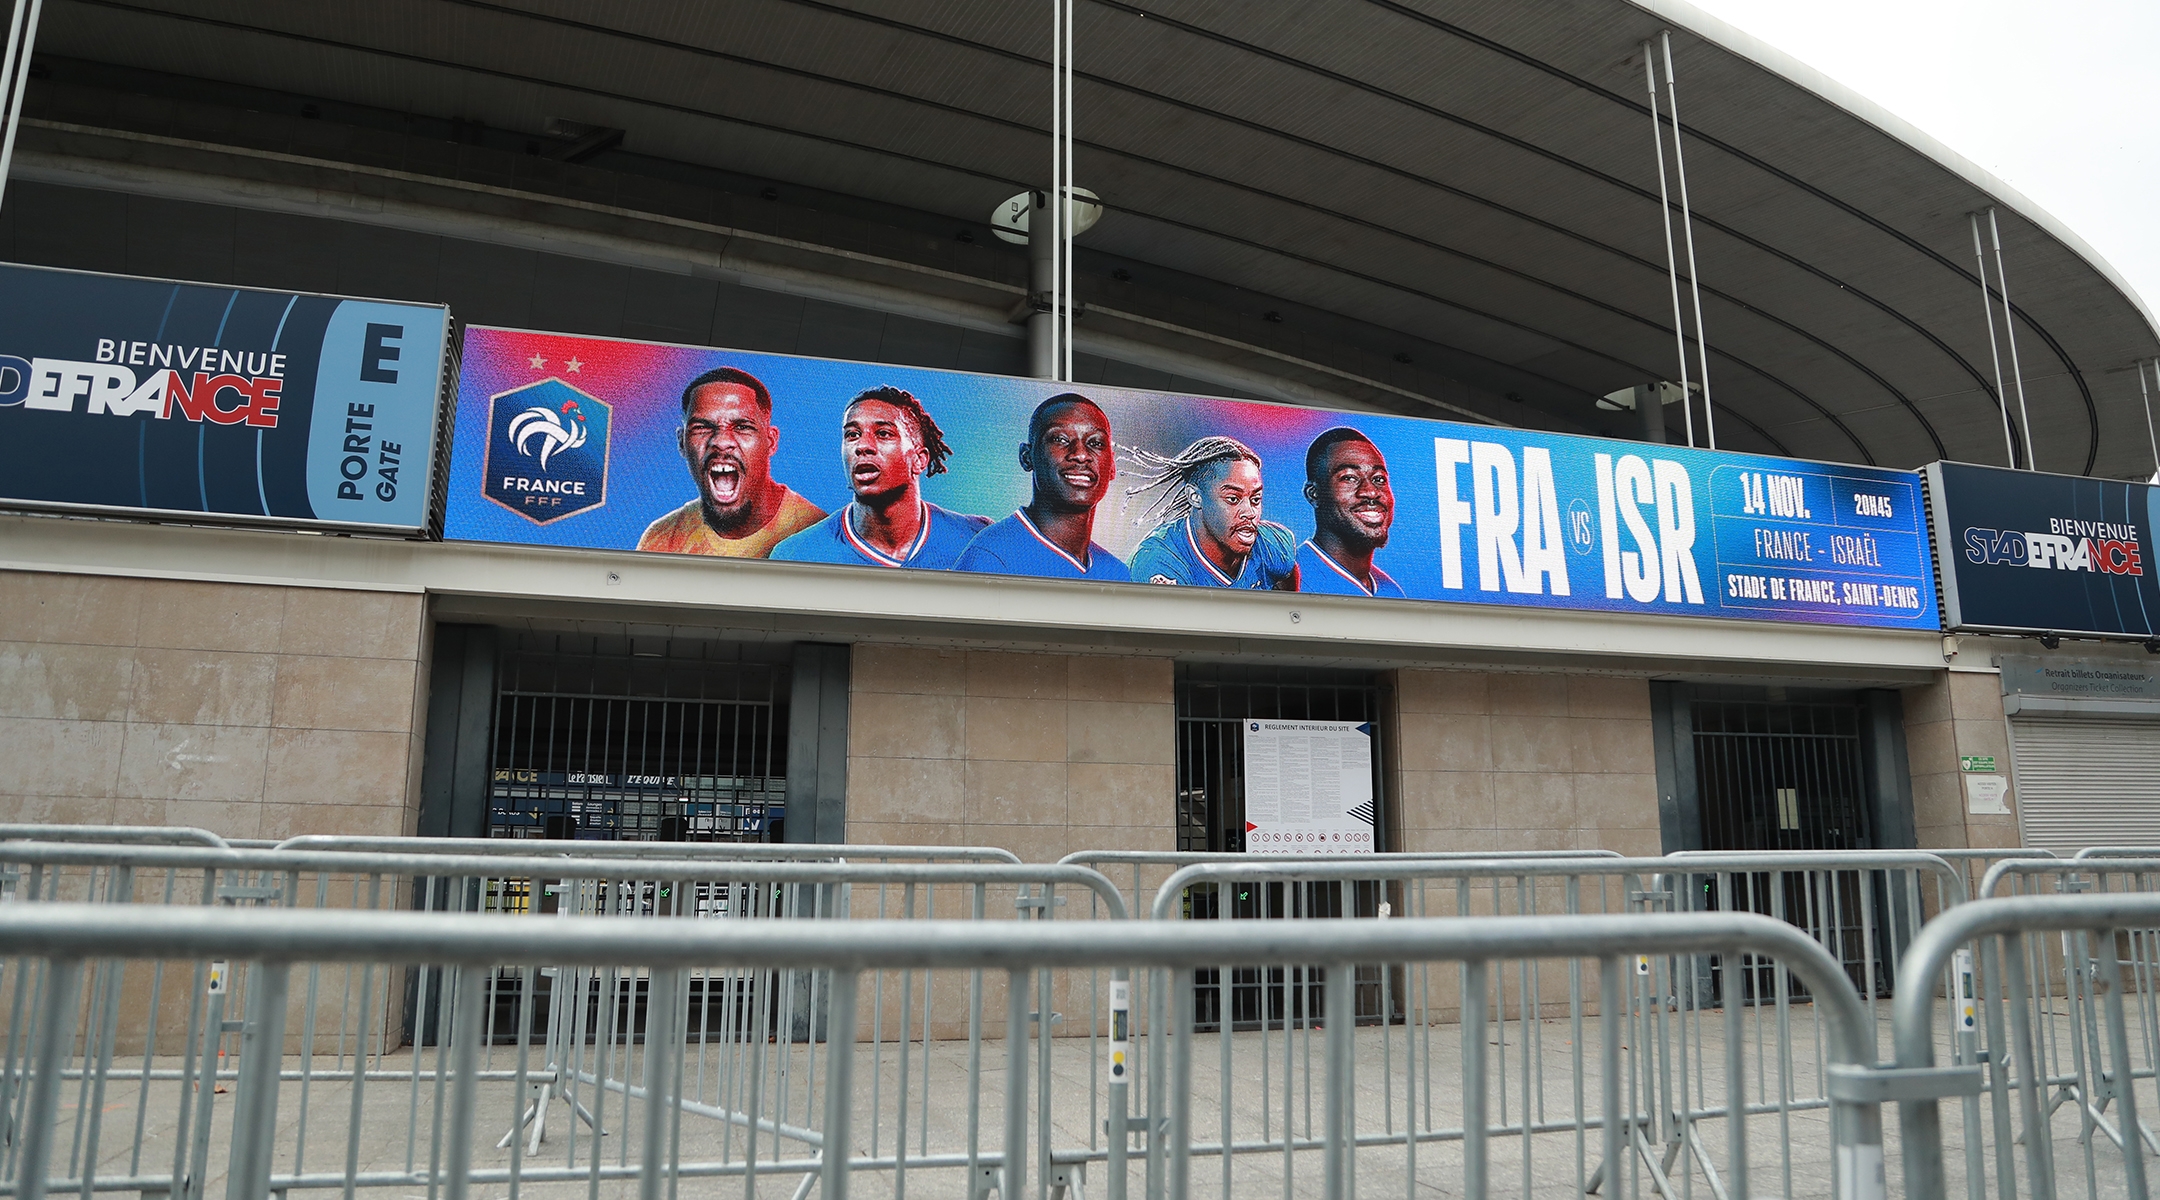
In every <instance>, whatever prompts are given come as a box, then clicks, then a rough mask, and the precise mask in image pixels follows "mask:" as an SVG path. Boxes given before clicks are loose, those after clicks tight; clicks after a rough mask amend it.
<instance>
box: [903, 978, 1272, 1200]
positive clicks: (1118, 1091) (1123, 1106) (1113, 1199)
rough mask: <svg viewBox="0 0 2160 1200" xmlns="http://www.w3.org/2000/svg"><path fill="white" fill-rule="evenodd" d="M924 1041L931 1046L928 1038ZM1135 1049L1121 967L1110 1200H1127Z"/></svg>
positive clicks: (1114, 982)
mask: <svg viewBox="0 0 2160 1200" xmlns="http://www.w3.org/2000/svg"><path fill="white" fill-rule="evenodd" d="M1265 1003H1266V999H1265V997H1262V1004H1263V1006H1264V1005H1265ZM1266 1015H1267V1014H1266V1012H1265V1011H1264V1009H1263V1011H1262V1013H1261V1017H1262V1020H1261V1025H1260V1028H1261V1029H1262V1030H1263V1031H1264V1030H1266V1028H1267V1022H1266V1019H1265V1018H1266ZM924 1041H925V1042H926V1043H927V1041H928V1036H927V1035H925V1038H924ZM1132 1046H1133V1036H1132V968H1130V967H1118V968H1116V969H1115V970H1113V971H1111V973H1110V1095H1109V1108H1110V1136H1109V1153H1110V1164H1109V1175H1110V1180H1109V1184H1108V1188H1107V1190H1108V1193H1109V1197H1110V1200H1125V1191H1126V1183H1127V1181H1126V1178H1125V1172H1126V1162H1125V1158H1126V1148H1127V1146H1129V1145H1130V1144H1131V1142H1132V1135H1131V1134H1130V1133H1128V1132H1127V1131H1126V1124H1127V1119H1128V1118H1127V1114H1128V1113H1129V1112H1130V1111H1131V1108H1132V1104H1131V1088H1132V1082H1131V1081H1132V1071H1133V1053H1132ZM1261 1107H1262V1108H1263V1109H1264V1108H1265V1107H1266V1105H1265V1104H1264V1103H1263V1104H1262V1105H1261ZM925 1119H926V1120H927V1118H925ZM1091 1119H1092V1118H1091ZM1091 1136H1092V1133H1091Z"/></svg>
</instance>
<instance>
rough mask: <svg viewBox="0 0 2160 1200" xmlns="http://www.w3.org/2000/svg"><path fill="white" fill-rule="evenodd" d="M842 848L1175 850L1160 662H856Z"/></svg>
mask: <svg viewBox="0 0 2160 1200" xmlns="http://www.w3.org/2000/svg"><path fill="white" fill-rule="evenodd" d="M850 692H851V694H850V705H849V713H848V806H847V807H848V814H847V838H848V840H849V841H851V842H858V843H862V842H891V843H913V844H941V845H970V846H1001V847H1003V848H1005V849H1007V850H1011V851H1013V852H1014V853H1016V854H1018V855H1019V856H1020V857H1021V858H1022V859H1024V860H1026V861H1029V862H1051V861H1055V860H1056V859H1057V858H1058V857H1060V856H1062V855H1064V854H1066V853H1069V852H1071V851H1073V850H1080V849H1129V850H1171V849H1175V848H1176V834H1175V828H1174V813H1173V811H1172V807H1173V802H1174V795H1175V791H1176V757H1175V747H1174V743H1173V738H1174V736H1175V728H1176V719H1177V718H1176V706H1175V701H1174V697H1173V693H1172V682H1171V663H1170V660H1168V659H1164V658H1140V657H1112V656H1108V655H1090V654H1025V653H1007V652H1002V651H987V650H940V649H924V648H919V647H910V646H897V645H884V644H876V643H863V644H858V645H857V646H856V647H855V653H854V662H853V669H852V682H851V689H850Z"/></svg>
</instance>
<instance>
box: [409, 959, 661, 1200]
mask: <svg viewBox="0 0 2160 1200" xmlns="http://www.w3.org/2000/svg"><path fill="white" fill-rule="evenodd" d="M493 974H494V972H493V971H490V970H488V969H487V968H485V967H472V966H465V967H459V968H458V970H457V981H456V983H455V984H453V985H452V986H453V987H455V988H456V989H457V991H456V1000H455V1003H454V1004H453V1005H452V1006H451V1010H450V1035H449V1042H450V1129H449V1133H448V1136H449V1139H450V1145H449V1153H448V1154H447V1155H446V1156H445V1158H444V1161H443V1173H444V1175H445V1176H446V1178H445V1179H444V1181H443V1185H444V1196H445V1200H465V1197H466V1196H467V1194H468V1193H469V1192H470V1191H471V1188H472V1182H471V1179H472V1142H473V1112H474V1109H476V1108H477V1107H478V1104H479V1097H478V1096H477V1095H476V1094H475V1092H476V1090H477V1086H478V1081H477V1080H476V1079H475V1075H477V1074H478V1072H479V1070H480V1042H481V1039H482V1037H483V1036H484V1031H483V1029H482V1026H481V1019H480V1018H481V1002H482V999H483V998H484V997H485V996H486V994H487V989H486V988H485V987H484V986H482V979H483V978H485V977H486V976H490V975H493ZM443 1040H444V1039H443V1036H442V1034H441V1032H440V1027H438V1032H437V1034H436V1037H435V1044H436V1046H437V1047H438V1050H437V1053H438V1054H439V1053H441V1051H440V1049H439V1047H441V1046H442V1044H443ZM646 1200H650V1197H647V1198H646Z"/></svg>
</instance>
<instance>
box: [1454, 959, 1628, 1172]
mask: <svg viewBox="0 0 2160 1200" xmlns="http://www.w3.org/2000/svg"><path fill="white" fill-rule="evenodd" d="M1487 965H1488V964H1486V963H1484V962H1482V961H1480V962H1466V963H1464V964H1463V990H1462V1039H1463V1051H1462V1078H1463V1083H1462V1103H1463V1195H1465V1196H1482V1195H1484V1194H1485V1192H1486V1186H1485V1182H1486V1175H1485V993H1486V987H1487V985H1486V982H1485V976H1486V969H1487ZM1608 1040H1609V1039H1608ZM1608 1166H1611V1167H1612V1168H1613V1169H1615V1170H1617V1169H1618V1166H1617V1163H1609V1164H1608Z"/></svg>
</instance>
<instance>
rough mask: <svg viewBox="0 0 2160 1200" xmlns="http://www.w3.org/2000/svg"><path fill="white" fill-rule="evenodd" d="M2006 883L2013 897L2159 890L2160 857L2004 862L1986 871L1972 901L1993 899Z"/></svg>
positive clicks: (2004, 860)
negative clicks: (2039, 894)
mask: <svg viewBox="0 0 2160 1200" xmlns="http://www.w3.org/2000/svg"><path fill="white" fill-rule="evenodd" d="M2005 883H2009V884H2010V885H2011V889H2012V891H2011V894H2013V895H2023V894H2034V893H2040V892H2042V891H2043V889H2044V891H2045V893H2046V894H2062V893H2066V892H2147V891H2154V890H2160V853H2156V854H2155V855H2154V856H2152V857H2149V858H2127V857H2118V856H2115V855H2112V854H2101V855H2095V856H2093V857H2092V858H2006V859H2003V860H2002V861H2000V862H1997V863H1996V864H1995V865H1994V866H1992V867H1989V868H1988V873H1987V874H1986V875H1984V876H1982V877H1981V879H1980V884H1979V887H1978V888H1976V889H1975V890H1974V893H1973V895H1974V898H1975V899H1980V900H1990V899H1996V898H1997V893H1998V892H1999V891H2000V890H2001V888H2002V887H2003V885H2004V884H2005Z"/></svg>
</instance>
